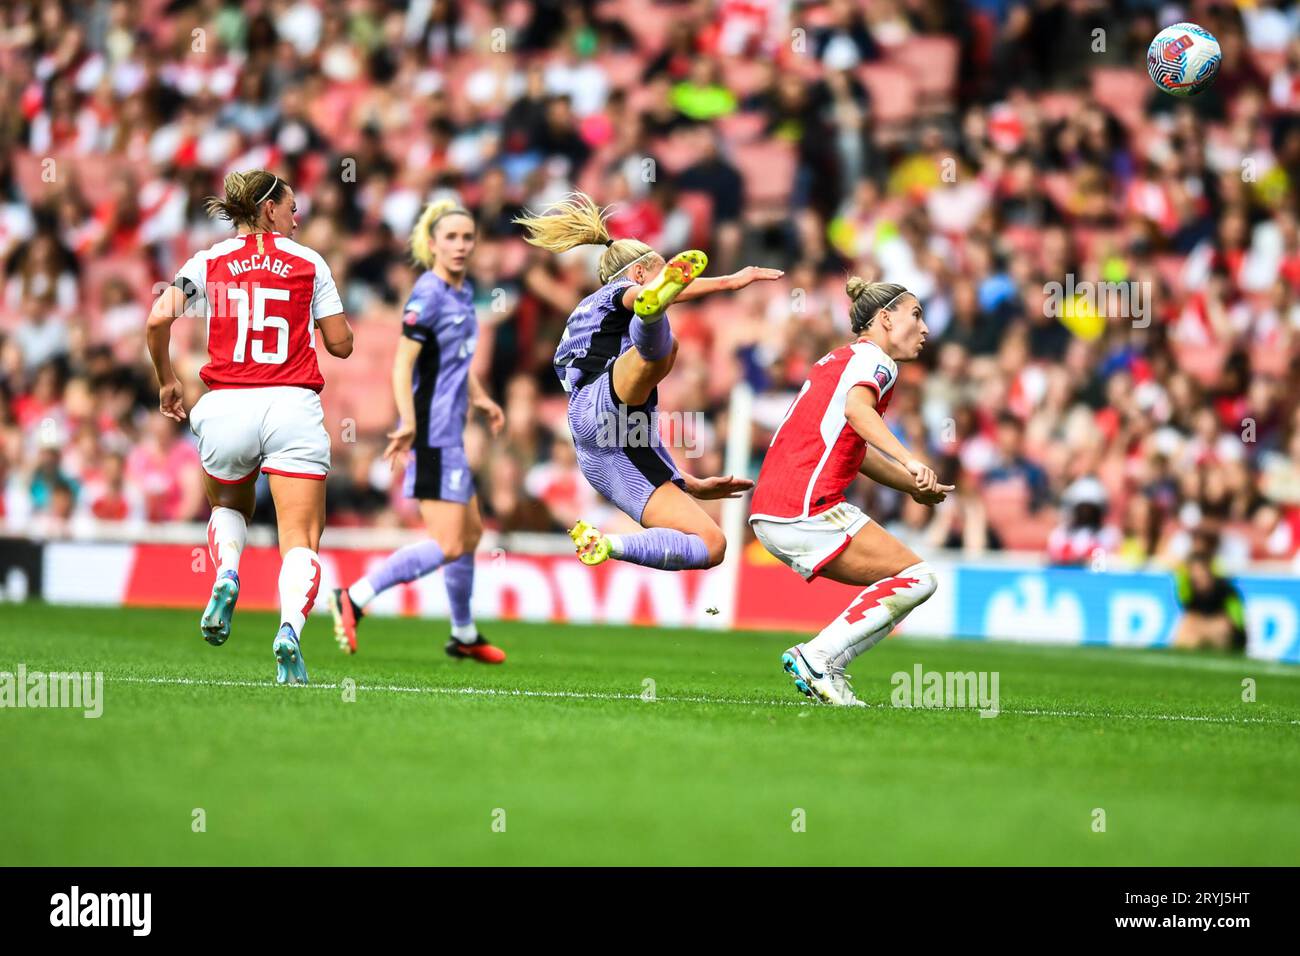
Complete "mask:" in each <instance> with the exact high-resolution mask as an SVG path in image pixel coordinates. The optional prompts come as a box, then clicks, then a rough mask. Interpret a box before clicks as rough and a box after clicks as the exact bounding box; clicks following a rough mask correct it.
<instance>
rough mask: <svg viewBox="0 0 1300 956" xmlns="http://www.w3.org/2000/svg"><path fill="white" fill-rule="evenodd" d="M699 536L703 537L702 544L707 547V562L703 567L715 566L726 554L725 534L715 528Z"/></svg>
mask: <svg viewBox="0 0 1300 956" xmlns="http://www.w3.org/2000/svg"><path fill="white" fill-rule="evenodd" d="M700 537H701V538H703V539H704V546H705V547H706V548H708V549H709V563H708V564H707V565H705V567H709V568H716V567H717V566H718V565H719V564H721V563H722V560H723V558H725V557H726V556H727V536H726V535H724V534H723V533H722V532H721V531H718V530H716V529H715V530H714V531H711V532H708V533H705V534H702V535H700Z"/></svg>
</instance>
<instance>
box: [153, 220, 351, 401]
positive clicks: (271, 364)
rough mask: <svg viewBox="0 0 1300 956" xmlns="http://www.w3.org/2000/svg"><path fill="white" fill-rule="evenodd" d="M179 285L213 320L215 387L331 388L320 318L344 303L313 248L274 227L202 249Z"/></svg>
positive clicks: (205, 374) (206, 374)
mask: <svg viewBox="0 0 1300 956" xmlns="http://www.w3.org/2000/svg"><path fill="white" fill-rule="evenodd" d="M175 284H176V285H177V286H178V287H179V288H180V289H181V291H182V292H184V293H185V297H186V302H187V303H190V302H193V301H195V300H196V299H197V300H198V301H199V302H200V303H201V304H202V308H203V310H204V315H205V316H206V318H207V322H208V358H209V361H208V364H207V365H205V366H203V369H202V370H201V371H200V372H199V378H201V379H203V381H204V382H205V383H206V384H207V386H208V387H209V388H248V387H251V386H261V385H296V386H298V387H300V388H310V389H311V390H312V391H314V392H319V391H320V390H321V388H322V386H324V384H325V380H324V379H323V378H321V374H320V367H319V366H318V365H317V364H316V322H317V321H318V320H319V319H321V318H324V317H325V316H328V315H335V314H337V313H339V312H342V311H343V302H342V300H341V299H340V298H339V292H338V288H337V287H336V286H335V285H334V277H333V276H332V275H331V274H330V269H329V266H328V265H327V264H326V263H325V260H324V259H323V258H322V257H321V255H320V254H319V253H318V252H316V251H315V250H314V249H308V248H307V247H306V246H304V245H301V244H300V243H297V242H294V241H293V240H292V239H289V238H287V237H285V236H282V235H280V234H279V233H273V232H258V233H249V234H248V235H244V236H235V237H234V238H231V239H226V240H223V241H222V242H218V243H217V244H216V245H215V246H213V247H212V248H210V249H205V250H203V251H202V252H200V253H198V254H196V255H195V256H194V257H193V258H191V259H190V260H189V261H188V262H186V263H185V265H183V266H181V269H180V271H179V272H178V273H177V274H176V282H175Z"/></svg>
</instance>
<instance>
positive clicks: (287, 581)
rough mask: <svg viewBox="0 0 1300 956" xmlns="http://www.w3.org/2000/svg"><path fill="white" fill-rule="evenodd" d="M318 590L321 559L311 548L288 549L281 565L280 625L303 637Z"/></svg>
mask: <svg viewBox="0 0 1300 956" xmlns="http://www.w3.org/2000/svg"><path fill="white" fill-rule="evenodd" d="M319 590H320V557H319V556H318V555H317V554H316V552H315V551H313V550H312V549H311V548H290V549H289V553H288V554H286V555H285V556H284V561H283V562H282V563H281V564H280V623H281V624H288V625H290V626H291V627H292V628H293V632H294V633H295V634H297V635H298V636H299V637H301V636H302V628H303V625H304V624H306V623H307V615H308V614H310V613H311V608H312V605H313V604H315V603H316V592H318V591H319Z"/></svg>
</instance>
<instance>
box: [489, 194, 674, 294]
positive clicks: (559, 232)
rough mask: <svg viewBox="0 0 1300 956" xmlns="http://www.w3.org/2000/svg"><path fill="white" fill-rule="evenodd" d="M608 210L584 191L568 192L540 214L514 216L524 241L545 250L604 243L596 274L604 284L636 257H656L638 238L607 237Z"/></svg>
mask: <svg viewBox="0 0 1300 956" xmlns="http://www.w3.org/2000/svg"><path fill="white" fill-rule="evenodd" d="M608 218H609V209H608V208H606V209H601V208H600V207H599V206H597V205H596V202H595V200H593V199H592V198H591V197H590V196H588V195H587V194H586V193H582V192H573V193H569V194H568V195H567V196H565V197H564V198H563V199H561V200H560V201H559V202H557V203H555V204H553V205H552V206H550V207H549V208H548V209H546V210H545V211H544V212H542V213H541V214H535V213H525V214H524V215H522V216H518V217H516V219H515V220H514V221H515V222H516V223H518V224H519V225H521V226H523V227H524V232H525V233H526V235H525V236H524V241H525V242H527V243H529V244H530V245H534V246H537V247H538V248H539V249H545V250H546V251H547V252H555V253H560V252H568V251H569V250H570V249H576V248H578V246H596V245H600V246H604V247H605V251H604V252H603V253H601V256H600V265H599V268H598V269H597V274H598V277H599V279H600V283H601V285H604V284H606V283H607V282H609V281H610V280H611V279H613V278H614V277H615V276H616V275H618V274H619V273H620V272H622V271H623V270H624V269H626V268H628V267H629V266H631V265H632V264H633V263H635V262H637V261H638V260H643V259H644V260H650V261H653V260H654V259H657V258H658V255H657V253H656V252H655V251H654V249H652V248H651V247H650V246H648V245H646V244H645V243H644V242H642V241H641V240H640V239H611V238H610V237H609V228H608V226H607V225H606V220H607V219H608Z"/></svg>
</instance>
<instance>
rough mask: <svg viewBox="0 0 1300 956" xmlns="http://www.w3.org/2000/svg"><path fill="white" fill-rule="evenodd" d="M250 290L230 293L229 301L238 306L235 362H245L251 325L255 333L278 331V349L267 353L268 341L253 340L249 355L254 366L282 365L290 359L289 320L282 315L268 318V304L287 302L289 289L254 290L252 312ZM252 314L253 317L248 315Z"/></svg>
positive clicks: (233, 353) (228, 291) (231, 356)
mask: <svg viewBox="0 0 1300 956" xmlns="http://www.w3.org/2000/svg"><path fill="white" fill-rule="evenodd" d="M248 291H249V290H248V289H227V290H226V301H228V302H233V303H234V305H235V320H236V322H237V323H238V329H239V331H238V334H237V337H236V339H235V350H234V351H233V352H232V353H231V354H230V360H231V361H232V362H243V361H244V354H245V351H246V350H247V345H248V329H249V325H250V324H251V325H252V328H253V331H254V332H265V331H268V330H270V329H274V330H275V333H276V335H275V349H274V350H273V351H271V352H267V350H266V345H265V341H266V340H265V339H264V338H261V337H258V338H255V339H253V347H252V349H251V350H247V351H249V354H250V357H251V358H252V360H253V361H254V362H258V363H260V364H262V365H283V364H284V361H285V359H287V358H288V357H289V320H288V319H286V318H285V317H284V316H281V315H267V314H266V304H267V302H268V301H270V302H288V301H289V290H288V289H267V288H264V287H262V286H256V287H254V288H253V290H252V291H253V302H252V309H251V310H250V309H249V302H248ZM250 311H251V313H252V315H251V317H250V315H249V313H250Z"/></svg>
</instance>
